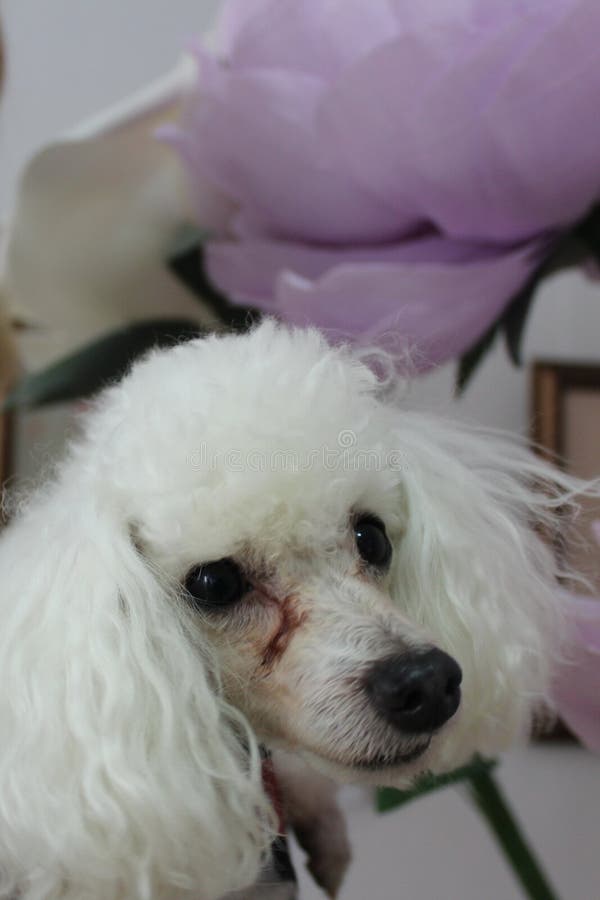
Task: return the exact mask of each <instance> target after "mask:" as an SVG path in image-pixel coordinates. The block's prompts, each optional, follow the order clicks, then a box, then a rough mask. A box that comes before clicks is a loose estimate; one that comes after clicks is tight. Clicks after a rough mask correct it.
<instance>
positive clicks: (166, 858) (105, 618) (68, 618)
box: [0, 483, 269, 900]
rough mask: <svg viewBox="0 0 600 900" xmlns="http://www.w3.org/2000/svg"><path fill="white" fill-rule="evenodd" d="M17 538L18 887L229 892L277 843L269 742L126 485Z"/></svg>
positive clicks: (49, 500)
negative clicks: (124, 507)
mask: <svg viewBox="0 0 600 900" xmlns="http://www.w3.org/2000/svg"><path fill="white" fill-rule="evenodd" d="M88 490H89V489H88V488H86V487H84V486H83V485H81V484H80V485H78V484H77V483H73V484H62V485H60V484H59V485H55V486H54V487H52V488H50V490H49V491H47V492H46V494H45V495H44V496H42V497H39V498H38V499H37V500H35V501H33V503H32V504H31V505H30V507H29V508H28V509H27V510H26V511H25V512H24V513H23V515H22V516H21V517H20V519H19V520H18V521H16V522H15V523H14V524H13V525H11V526H10V527H9V529H8V531H7V533H6V534H5V535H4V536H3V538H2V541H1V542H0V896H1V897H8V896H12V894H13V891H16V894H15V895H17V894H18V896H19V897H20V898H21V900H33V898H35V900H42V898H48V900H49V898H57V897H59V896H60V897H61V900H83V898H94V900H95V898H98V897H102V898H103V900H112V898H114V900H116V898H117V897H118V898H120V900H122V898H123V897H125V896H127V897H128V898H129V897H132V898H133V897H135V898H138V897H139V898H155V897H163V896H165V897H166V896H169V897H188V896H189V897H192V896H193V897H194V898H198V897H200V898H207V900H212V898H216V897H220V896H221V895H222V894H224V893H226V892H227V891H229V890H232V889H237V888H239V887H243V886H244V885H246V884H248V883H249V882H251V881H252V880H253V879H254V877H255V875H256V872H257V870H258V867H259V865H260V860H261V853H262V852H263V850H264V847H265V844H266V843H267V842H268V839H269V835H268V830H269V827H268V826H269V807H268V804H267V801H266V799H265V796H264V793H263V791H262V786H261V779H260V762H259V758H258V752H257V747H256V742H255V740H254V738H253V736H252V734H250V733H249V731H248V728H247V726H246V725H245V723H244V721H243V720H242V719H241V717H240V716H239V714H236V712H235V711H234V710H232V709H231V708H229V707H228V706H227V705H226V703H225V702H224V701H223V700H222V699H221V698H220V696H219V685H218V673H217V672H216V670H215V668H214V666H213V665H212V661H211V658H210V650H209V648H208V647H206V646H203V644H202V640H201V639H200V638H199V636H198V634H197V633H194V631H193V629H192V628H190V627H188V626H189V623H188V622H187V621H186V614H187V613H186V610H185V608H184V605H183V604H182V602H181V600H180V599H178V597H177V592H176V591H173V590H172V589H170V588H169V587H168V585H166V584H161V581H160V578H159V577H158V576H157V574H156V573H154V572H152V571H151V570H150V568H149V566H148V564H147V563H146V561H145V560H144V559H143V558H142V556H141V555H140V554H139V552H138V551H137V550H136V548H135V546H134V543H133V541H132V539H131V536H130V534H129V529H128V527H127V523H126V521H125V519H124V517H123V516H122V515H121V513H120V512H119V511H118V510H117V509H116V505H113V504H112V502H111V498H110V496H105V495H104V496H102V492H101V491H100V490H98V492H97V494H98V496H94V494H93V490H92V495H91V496H90V494H89V493H88Z"/></svg>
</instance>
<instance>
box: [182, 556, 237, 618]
mask: <svg viewBox="0 0 600 900" xmlns="http://www.w3.org/2000/svg"><path fill="white" fill-rule="evenodd" d="M184 586H185V589H186V591H187V592H188V594H189V595H190V597H191V598H192V599H193V601H194V605H196V606H198V607H199V608H202V609H223V608H225V607H227V606H231V605H232V604H233V603H236V602H237V601H238V600H240V599H241V598H242V597H243V596H244V594H245V593H247V591H248V582H247V580H246V579H245V578H244V573H243V572H242V570H241V569H240V567H239V566H238V564H237V563H236V562H234V560H233V559H229V558H226V559H220V560H218V561H217V562H211V563H204V565H202V566H194V568H193V569H190V571H189V572H188V574H187V575H186V578H185V582H184Z"/></svg>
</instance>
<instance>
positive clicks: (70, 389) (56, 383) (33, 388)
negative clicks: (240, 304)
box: [4, 319, 200, 409]
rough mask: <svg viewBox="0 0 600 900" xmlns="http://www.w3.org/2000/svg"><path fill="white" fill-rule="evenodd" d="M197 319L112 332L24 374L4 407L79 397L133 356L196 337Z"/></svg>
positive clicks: (115, 374)
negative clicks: (35, 370) (152, 348)
mask: <svg viewBox="0 0 600 900" xmlns="http://www.w3.org/2000/svg"><path fill="white" fill-rule="evenodd" d="M199 333H200V329H199V326H198V324H197V323H196V322H193V321H191V320H188V319H151V320H148V321H145V322H139V323H136V324H133V325H129V326H127V327H126V328H122V329H119V330H118V331H113V332H112V333H111V334H108V335H105V336H104V337H102V338H100V339H99V340H96V341H93V342H92V343H90V344H87V345H86V346H84V347H82V348H80V349H79V350H76V351H75V352H74V353H72V354H70V355H69V356H66V357H64V359H61V360H59V361H58V362H56V363H53V364H52V365H50V366H48V367H47V368H46V369H43V370H42V371H40V372H34V373H32V374H31V375H26V376H25V377H24V378H23V379H22V380H21V381H20V382H19V383H18V384H17V386H16V387H15V388H14V389H13V390H12V391H11V393H10V394H9V395H8V397H7V398H6V400H5V402H4V409H16V408H18V407H35V406H45V405H46V404H50V403H62V402H64V401H67V400H78V399H81V398H82V397H89V396H90V395H91V394H94V393H96V391H98V390H100V389H101V388H102V387H104V386H105V385H107V384H109V383H110V382H111V381H115V380H117V379H118V378H120V377H121V376H122V375H123V374H124V373H125V372H126V371H127V369H128V368H129V366H130V365H131V363H132V362H133V360H134V359H136V358H137V357H138V356H140V355H141V354H143V353H145V352H146V351H147V350H149V349H150V348H151V347H162V346H168V345H170V344H175V343H177V342H178V341H180V340H182V339H185V338H191V337H197V336H198V334H199Z"/></svg>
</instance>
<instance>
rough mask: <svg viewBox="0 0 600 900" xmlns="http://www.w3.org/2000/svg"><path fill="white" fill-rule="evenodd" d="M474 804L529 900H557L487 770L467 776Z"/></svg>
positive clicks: (498, 788)
mask: <svg viewBox="0 0 600 900" xmlns="http://www.w3.org/2000/svg"><path fill="white" fill-rule="evenodd" d="M468 780H469V783H470V785H471V790H472V793H473V797H474V800H475V803H476V804H477V806H478V807H479V810H480V811H481V813H482V814H483V816H484V818H485V819H486V821H487V824H488V826H489V828H490V830H491V831H492V832H493V834H494V835H495V837H496V838H497V840H498V842H499V844H500V846H501V847H502V849H503V851H504V854H505V856H506V858H507V859H508V862H509V863H510V865H511V867H512V870H513V872H514V875H515V877H516V878H517V879H518V881H519V882H520V883H521V885H522V887H523V888H524V890H525V894H526V896H527V897H529V898H530V900H559V898H558V895H557V894H556V893H555V892H554V890H553V889H552V887H551V886H550V883H549V882H548V880H547V878H546V876H545V875H544V872H543V871H542V869H541V868H540V865H539V863H538V862H537V860H536V858H535V856H534V854H533V852H532V850H531V849H530V848H529V846H528V844H527V842H526V840H525V837H524V836H523V833H522V831H521V829H520V828H519V825H518V824H517V822H516V820H515V819H514V817H513V815H512V813H511V811H510V809H509V807H508V805H507V802H506V800H505V798H504V796H503V794H502V791H501V790H500V787H499V786H498V784H497V782H496V781H495V780H494V778H493V776H492V774H491V772H490V770H489V769H483V768H482V769H481V770H479V771H476V772H474V773H473V774H471V775H470V776H469V779H468Z"/></svg>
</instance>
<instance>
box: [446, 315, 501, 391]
mask: <svg viewBox="0 0 600 900" xmlns="http://www.w3.org/2000/svg"><path fill="white" fill-rule="evenodd" d="M498 330H499V323H498V322H494V324H493V325H492V326H491V328H489V329H488V330H487V331H486V333H485V334H484V335H483V337H481V338H480V339H479V340H478V341H477V343H476V344H475V345H474V346H473V347H471V349H470V350H467V352H466V353H463V355H462V356H461V358H460V361H459V363H458V369H457V372H456V393H457V395H460V394H462V393H463V391H464V390H465V388H466V386H467V385H468V384H469V382H470V381H471V378H472V377H473V375H474V374H475V372H476V370H477V369H478V368H479V365H480V364H481V362H482V361H483V358H484V357H485V356H486V355H487V353H488V350H490V348H491V347H492V345H493V343H494V341H495V339H496V335H497V334H498Z"/></svg>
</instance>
